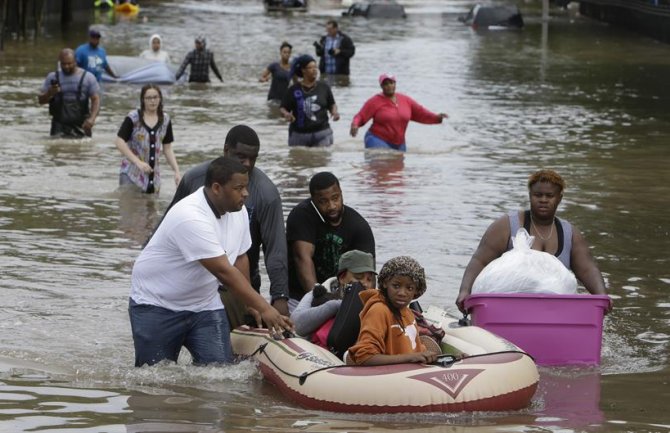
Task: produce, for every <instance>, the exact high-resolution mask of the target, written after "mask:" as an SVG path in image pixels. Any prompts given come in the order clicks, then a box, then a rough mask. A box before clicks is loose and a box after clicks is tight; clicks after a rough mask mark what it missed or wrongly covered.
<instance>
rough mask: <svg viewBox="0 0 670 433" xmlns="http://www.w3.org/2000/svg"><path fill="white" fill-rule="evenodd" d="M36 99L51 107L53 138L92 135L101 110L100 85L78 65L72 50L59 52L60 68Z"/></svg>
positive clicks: (47, 79)
mask: <svg viewBox="0 0 670 433" xmlns="http://www.w3.org/2000/svg"><path fill="white" fill-rule="evenodd" d="M37 100H38V102H39V103H40V104H49V114H51V136H60V137H84V136H86V137H90V136H91V135H92V132H93V125H95V119H96V118H97V116H98V111H99V110H100V86H99V84H98V81H97V80H96V79H95V76H94V75H93V74H91V73H89V72H87V71H85V70H84V69H82V68H79V67H78V66H77V63H76V61H75V56H74V51H72V50H71V49H69V48H65V49H63V50H62V51H61V52H60V55H59V56H58V69H57V70H56V71H54V72H49V74H48V75H47V78H46V80H44V84H42V88H41V89H40V94H39V96H38V97H37Z"/></svg>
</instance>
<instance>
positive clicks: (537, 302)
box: [465, 293, 609, 365]
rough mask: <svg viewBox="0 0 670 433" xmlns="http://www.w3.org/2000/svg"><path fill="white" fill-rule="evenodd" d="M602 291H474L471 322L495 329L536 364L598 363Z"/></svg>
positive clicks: (606, 302) (468, 301)
mask: <svg viewBox="0 0 670 433" xmlns="http://www.w3.org/2000/svg"><path fill="white" fill-rule="evenodd" d="M608 305H609V297H608V296H607V295H545V294H521V293H519V294H508V293H505V294H494V293H487V294H475V295H471V296H470V297H469V298H467V299H466V300H465V308H466V309H467V310H468V311H469V312H470V314H471V316H472V324H473V325H476V326H480V327H482V328H484V329H486V330H488V331H491V332H493V333H494V334H497V335H499V336H501V337H503V338H505V339H507V340H509V341H511V342H512V343H514V344H516V345H517V346H519V347H520V348H521V349H523V350H525V351H526V352H528V353H529V354H530V355H532V356H533V358H535V362H536V363H537V364H539V365H566V364H595V365H598V364H600V348H601V345H602V336H603V317H604V316H605V311H606V310H607V307H608Z"/></svg>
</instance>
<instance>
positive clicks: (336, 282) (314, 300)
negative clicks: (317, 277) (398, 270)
mask: <svg viewBox="0 0 670 433" xmlns="http://www.w3.org/2000/svg"><path fill="white" fill-rule="evenodd" d="M376 274H377V273H376V272H375V258H374V257H373V255H372V254H370V253H366V252H363V251H359V250H351V251H347V252H346V253H344V254H342V256H340V260H339V262H338V270H337V276H335V277H331V278H329V279H327V280H326V281H324V283H323V285H321V284H318V285H316V286H315V287H314V289H312V290H311V291H309V292H307V293H305V295H304V296H303V297H302V299H301V300H300V303H299V304H298V306H297V307H296V308H295V310H293V312H292V313H291V320H292V321H293V323H294V324H295V331H296V332H297V333H298V335H302V336H304V337H307V338H308V339H310V340H312V341H313V342H314V343H316V344H318V345H319V346H322V347H326V348H327V345H326V342H325V341H324V339H323V338H318V339H317V338H316V336H315V334H316V332H319V331H320V330H321V328H322V327H323V326H324V325H325V324H326V323H328V322H330V326H332V324H333V323H332V322H333V320H331V319H334V317H335V315H336V314H337V311H338V310H339V308H340V304H341V303H342V295H343V292H344V289H345V288H346V286H347V285H349V284H352V283H355V282H358V283H360V284H361V285H362V286H363V287H365V288H366V289H373V288H374V287H375V276H376ZM329 330H330V327H328V328H327V330H324V331H322V332H320V334H325V335H326V336H327V335H328V331H329Z"/></svg>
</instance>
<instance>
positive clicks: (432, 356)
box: [406, 350, 437, 364]
mask: <svg viewBox="0 0 670 433" xmlns="http://www.w3.org/2000/svg"><path fill="white" fill-rule="evenodd" d="M436 360H437V354H436V353H433V352H430V351H428V350H426V351H425V352H419V353H416V352H415V353H408V354H407V361H406V362H417V363H421V364H431V363H433V362H435V361H436Z"/></svg>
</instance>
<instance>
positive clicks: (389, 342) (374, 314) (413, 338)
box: [349, 289, 426, 364]
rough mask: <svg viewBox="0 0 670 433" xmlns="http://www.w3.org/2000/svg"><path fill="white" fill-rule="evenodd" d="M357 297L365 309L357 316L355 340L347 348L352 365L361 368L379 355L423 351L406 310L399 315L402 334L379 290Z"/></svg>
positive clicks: (414, 326) (371, 290)
mask: <svg viewBox="0 0 670 433" xmlns="http://www.w3.org/2000/svg"><path fill="white" fill-rule="evenodd" d="M359 296H360V298H361V300H362V301H363V303H364V304H365V305H364V306H363V311H361V314H360V317H361V330H360V332H359V334H358V340H357V341H356V344H354V345H353V346H351V347H350V348H349V356H350V357H351V360H352V361H353V362H354V363H356V364H362V363H364V362H365V361H367V360H368V359H369V358H371V357H372V356H374V355H378V354H383V355H401V354H404V353H412V352H423V351H425V350H426V348H425V347H424V345H423V343H421V340H420V339H419V329H418V328H417V326H416V321H415V319H414V313H412V311H411V310H410V309H409V308H408V307H405V308H403V309H402V310H401V311H400V313H401V316H402V326H403V327H404V328H405V329H404V330H403V328H402V327H401V326H400V324H399V323H398V320H397V319H396V318H395V317H394V316H393V313H392V312H391V310H390V309H389V307H388V305H387V304H386V300H385V299H384V295H382V294H381V292H380V291H379V290H377V289H368V290H364V291H362V292H361V293H360V294H359Z"/></svg>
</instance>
